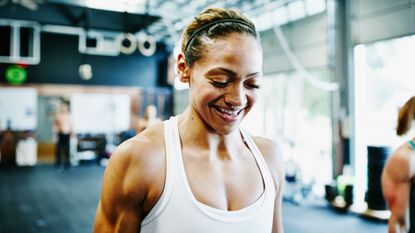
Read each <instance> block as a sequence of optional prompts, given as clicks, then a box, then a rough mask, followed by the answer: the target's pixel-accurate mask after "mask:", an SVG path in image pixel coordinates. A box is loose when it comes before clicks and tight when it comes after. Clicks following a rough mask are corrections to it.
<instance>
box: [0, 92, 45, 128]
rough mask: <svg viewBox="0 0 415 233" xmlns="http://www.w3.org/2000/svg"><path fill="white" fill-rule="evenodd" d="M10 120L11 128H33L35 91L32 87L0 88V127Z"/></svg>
mask: <svg viewBox="0 0 415 233" xmlns="http://www.w3.org/2000/svg"><path fill="white" fill-rule="evenodd" d="M7 121H10V123H11V128H12V129H13V130H35V129H36V126H37V91H36V90H35V89H34V88H19V87H13V88H0V124H1V125H0V128H1V129H5V128H6V127H7Z"/></svg>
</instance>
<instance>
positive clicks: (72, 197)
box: [0, 165, 387, 233]
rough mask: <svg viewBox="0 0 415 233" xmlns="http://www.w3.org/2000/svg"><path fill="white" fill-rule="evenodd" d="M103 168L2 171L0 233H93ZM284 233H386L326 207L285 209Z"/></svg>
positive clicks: (372, 223)
mask: <svg viewBox="0 0 415 233" xmlns="http://www.w3.org/2000/svg"><path fill="white" fill-rule="evenodd" d="M103 172H104V168H103V167H98V166H79V167H74V168H73V169H71V170H70V171H56V170H55V169H54V167H53V166H50V165H38V166H36V167H25V168H9V169H3V168H1V169H0V233H22V232H25V233H32V232H33V233H84V232H92V226H93V221H94V216H95V210H96V206H97V203H98V199H99V196H100V189H101V179H102V174H103ZM283 217H284V229H285V232H286V233H323V232H336V233H343V232H344V233H346V232H347V233H349V232H359V233H366V232H367V233H369V232H371V233H372V232H387V225H386V223H384V222H377V221H373V220H367V219H363V218H361V217H358V216H356V215H353V214H345V213H338V212H336V211H334V210H332V209H330V208H327V206H324V205H321V204H320V205H311V204H307V205H302V206H297V205H293V204H290V203H284V205H283Z"/></svg>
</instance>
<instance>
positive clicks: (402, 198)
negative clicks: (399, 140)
mask: <svg viewBox="0 0 415 233" xmlns="http://www.w3.org/2000/svg"><path fill="white" fill-rule="evenodd" d="M414 119H415V96H414V97H412V98H410V99H409V100H408V101H407V102H406V103H405V104H404V105H403V107H402V108H401V109H400V111H399V114H398V126H397V129H396V132H397V134H398V135H399V136H401V135H404V134H406V133H407V132H408V131H409V130H410V129H411V125H412V122H413V121H414ZM414 175H415V137H414V138H412V139H411V140H409V141H408V142H405V143H403V144H402V145H400V146H399V147H398V148H397V149H396V150H395V151H394V152H393V154H392V155H391V156H390V157H389V158H388V161H387V162H386V164H385V167H384V169H383V172H382V190H383V194H384V197H385V200H386V202H387V203H388V205H389V209H390V211H391V216H390V218H389V222H388V232H389V233H400V232H408V231H409V232H411V233H412V232H415V226H413V225H411V226H410V225H409V223H410V222H412V224H415V221H414V220H412V219H411V221H410V219H409V217H410V215H411V218H413V217H414V214H415V213H411V214H410V215H409V207H410V206H409V205H410V191H411V186H412V185H413V183H414ZM413 204H415V203H413Z"/></svg>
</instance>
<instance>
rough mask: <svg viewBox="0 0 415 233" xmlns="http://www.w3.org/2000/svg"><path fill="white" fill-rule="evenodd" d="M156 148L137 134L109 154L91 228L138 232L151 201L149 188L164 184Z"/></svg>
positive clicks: (158, 152)
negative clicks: (109, 157)
mask: <svg viewBox="0 0 415 233" xmlns="http://www.w3.org/2000/svg"><path fill="white" fill-rule="evenodd" d="M155 148H157V147H155V146H154V144H153V143H152V142H150V141H149V140H148V139H147V138H144V137H140V136H138V137H137V136H136V137H135V138H133V139H130V140H127V141H126V142H125V143H123V144H121V145H120V146H119V147H118V148H117V150H116V151H115V152H114V153H113V154H112V156H111V159H110V161H109V164H108V166H107V168H106V170H105V174H104V178H103V183H102V194H101V200H100V201H99V204H98V208H97V212H96V217H95V224H94V232H96V233H107V232H111V233H115V232H117V233H118V232H120V233H121V232H122V233H129V232H135V233H136V232H140V227H141V221H142V219H143V218H144V217H145V215H146V214H147V213H146V212H147V210H146V209H145V208H148V206H149V205H151V203H148V200H149V195H148V193H149V191H148V190H154V189H155V188H156V190H162V188H163V187H162V186H163V183H160V181H161V182H162V181H163V180H162V178H163V177H161V179H160V178H159V177H160V170H158V169H160V167H163V164H162V163H160V161H161V160H160V158H161V157H162V156H157V155H160V151H158V149H155ZM155 154H156V156H153V155H155ZM161 162H162V161H161ZM157 170H158V172H157V173H155V172H154V171H157ZM161 170H162V169H161ZM156 175H157V178H155V177H156ZM157 179H160V180H157Z"/></svg>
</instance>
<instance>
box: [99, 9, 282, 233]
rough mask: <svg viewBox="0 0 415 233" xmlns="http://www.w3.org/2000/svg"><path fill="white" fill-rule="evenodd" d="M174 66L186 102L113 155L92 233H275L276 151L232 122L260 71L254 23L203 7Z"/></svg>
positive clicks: (252, 95)
mask: <svg viewBox="0 0 415 233" xmlns="http://www.w3.org/2000/svg"><path fill="white" fill-rule="evenodd" d="M176 66H177V70H178V73H179V77H180V80H181V81H182V82H184V83H188V84H189V97H190V98H189V99H190V102H189V105H188V107H187V109H186V110H185V111H184V112H183V113H182V114H180V115H178V116H175V117H172V118H171V119H169V120H167V121H165V122H162V123H158V124H154V125H152V126H149V127H148V128H146V129H145V130H144V131H142V132H141V133H140V134H138V135H137V136H136V137H134V138H132V139H130V140H127V141H126V142H125V143H123V144H121V145H120V146H119V147H118V149H117V150H116V151H115V152H114V153H113V156H112V157H111V159H110V162H109V165H108V167H107V169H106V172H105V175H104V181H103V189H102V197H101V200H100V203H99V206H98V209H97V214H96V221H95V232H137V229H138V230H139V232H144V233H147V232H148V233H150V232H151V233H159V232H160V233H161V232H180V233H193V232H199V233H205V232H206V233H208V232H227V233H228V232H230V233H231V232H238V233H240V232H242V233H244V232H246V233H248V232H259V233H262V232H263V233H265V232H266V233H270V232H273V233H277V232H278V233H280V232H283V229H282V217H281V188H282V187H281V185H282V183H283V168H282V159H281V154H280V150H279V148H278V146H277V145H276V144H275V143H274V142H272V141H270V140H268V139H265V138H260V137H251V136H250V135H249V134H248V133H247V132H246V131H245V130H244V129H242V128H240V123H241V121H242V120H243V119H244V118H245V116H246V115H247V114H248V113H249V111H250V110H251V108H252V107H253V106H254V104H255V102H256V100H257V95H258V91H259V90H258V89H259V88H260V84H259V82H260V79H261V76H262V49H261V46H260V41H259V37H258V34H257V32H256V29H255V26H254V25H253V24H252V22H251V21H250V20H248V19H247V18H246V17H245V16H243V15H241V14H239V13H238V12H236V11H233V10H227V9H219V8H210V9H207V10H206V11H204V12H202V13H201V14H200V15H198V16H197V17H195V19H194V20H193V22H191V23H190V25H189V26H188V27H187V28H186V29H185V31H184V35H183V43H182V52H181V53H180V54H179V55H178V56H177V62H176Z"/></svg>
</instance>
